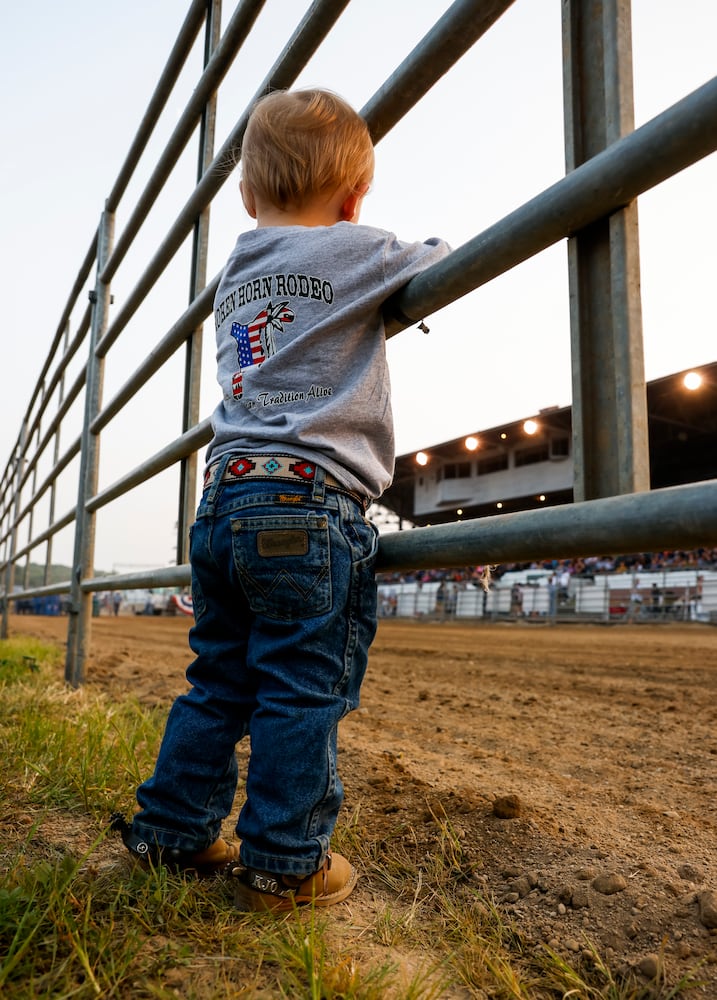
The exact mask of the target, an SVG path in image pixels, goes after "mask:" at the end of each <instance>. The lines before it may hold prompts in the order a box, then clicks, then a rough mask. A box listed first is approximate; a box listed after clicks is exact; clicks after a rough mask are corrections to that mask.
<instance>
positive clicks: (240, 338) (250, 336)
mask: <svg viewBox="0 0 717 1000" xmlns="http://www.w3.org/2000/svg"><path fill="white" fill-rule="evenodd" d="M288 305H289V303H288V301H285V302H279V303H278V304H277V305H274V304H273V303H272V302H271V301H270V302H268V303H267V306H266V309H262V310H261V312H260V313H257V315H256V316H255V317H254V319H253V320H252V321H251V323H248V324H247V325H246V326H245V325H244V324H243V323H232V328H231V331H230V333H231V335H232V337H233V338H234V339H235V340H236V342H237V360H238V362H239V371H237V372H234V374H233V375H232V396H233V397H234V399H241V397H242V391H243V389H242V378H243V375H242V373H243V371H244V369H245V368H250V367H251V366H252V365H260V364H262V362H264V361H266V359H267V358H270V357H271V356H272V354H276V343H275V341H274V331H275V330H276V331H278V332H279V333H282V332H283V330H284V323H293V322H294V312H293V310H292V309H289V308H288Z"/></svg>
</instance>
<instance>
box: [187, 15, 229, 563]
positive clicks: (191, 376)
mask: <svg viewBox="0 0 717 1000" xmlns="http://www.w3.org/2000/svg"><path fill="white" fill-rule="evenodd" d="M221 15H222V5H221V0H207V21H206V29H205V36H204V65H205V67H206V66H207V64H208V63H209V60H210V59H211V57H212V53H213V52H214V50H215V49H216V47H217V45H218V44H219V39H220V37H221V34H220V33H221V19H222V17H221ZM216 111H217V97H216V93H214V94H213V95H212V97H211V98H210V99H209V100H208V101H207V103H206V105H205V106H204V111H203V112H202V120H201V124H200V129H199V160H198V164H197V183H198V182H199V181H201V179H202V177H203V176H204V174H205V173H206V171H207V169H208V168H209V166H210V165H211V163H212V160H213V159H214V136H215V131H216ZM209 212H210V208H209V205H207V207H206V208H205V209H204V210H203V211H202V212H201V214H200V215H199V217H198V219H197V221H196V222H195V224H194V236H193V242H192V271H191V276H190V284H189V301H190V303H191V302H193V301H194V299H195V298H196V296H197V295H198V294H199V292H201V291H202V289H203V288H204V287H205V286H206V283H207V248H208V244H209ZM202 341H203V330H202V327H201V326H200V327H198V328H197V329H196V330H194V332H193V333H192V335H191V336H190V337H189V339H188V340H187V346H186V355H185V369H184V403H183V407H182V433H183V434H184V433H186V431H188V430H190V429H191V428H192V427H195V426H196V425H197V424H198V423H199V403H200V388H201V374H202ZM196 494H197V455H196V453H195V454H192V455H188V456H187V457H186V458H184V459H182V461H181V463H180V469H179V509H178V514H177V560H176V561H177V565H180V564H182V563H186V562H187V561H188V559H189V525H190V524H191V521H192V518H193V515H194V507H195V503H196Z"/></svg>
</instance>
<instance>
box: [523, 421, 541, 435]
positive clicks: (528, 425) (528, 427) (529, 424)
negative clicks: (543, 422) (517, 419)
mask: <svg viewBox="0 0 717 1000" xmlns="http://www.w3.org/2000/svg"><path fill="white" fill-rule="evenodd" d="M538 429H539V425H538V424H537V423H536V422H535V420H526V421H525V423H524V424H523V430H524V431H525V433H526V434H530V435H533V434H535V433H536V432H537V431H538Z"/></svg>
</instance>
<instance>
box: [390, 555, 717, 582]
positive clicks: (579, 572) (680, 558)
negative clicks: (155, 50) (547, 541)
mask: <svg viewBox="0 0 717 1000" xmlns="http://www.w3.org/2000/svg"><path fill="white" fill-rule="evenodd" d="M675 569H698V570H704V569H714V570H717V548H700V549H694V550H692V551H690V552H684V551H681V550H679V551H666V552H638V553H633V554H632V555H624V556H587V557H585V558H583V559H543V560H539V561H537V562H525V563H502V564H501V565H499V566H496V567H494V569H493V571H492V579H493V580H494V581H496V580H499V579H500V578H501V576H503V574H505V573H507V572H508V571H510V570H546V571H547V572H553V573H556V574H559V575H560V576H561V577H564V576H565V575H566V574H567V575H569V576H576V577H580V578H582V579H591V578H593V577H595V576H596V575H598V574H600V573H639V572H647V573H655V572H663V571H665V570H675ZM482 575H483V567H482V566H473V567H465V568H462V569H429V570H416V571H414V572H412V573H379V574H378V582H379V583H406V582H412V581H418V582H419V583H430V582H434V581H440V580H448V581H453V582H454V583H463V584H475V585H476V586H481V582H480V581H481V578H482Z"/></svg>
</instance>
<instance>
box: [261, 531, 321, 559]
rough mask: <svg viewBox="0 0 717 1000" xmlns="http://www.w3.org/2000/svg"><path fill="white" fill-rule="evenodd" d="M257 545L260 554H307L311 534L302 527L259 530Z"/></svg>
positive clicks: (268, 555) (270, 555)
mask: <svg viewBox="0 0 717 1000" xmlns="http://www.w3.org/2000/svg"><path fill="white" fill-rule="evenodd" d="M256 547H257V551H258V553H259V555H260V556H266V557H268V558H271V557H273V556H305V555H306V553H307V552H308V551H309V535H308V533H307V532H306V531H304V530H303V529H302V528H284V529H281V528H277V529H276V530H274V531H259V532H257V536H256Z"/></svg>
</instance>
